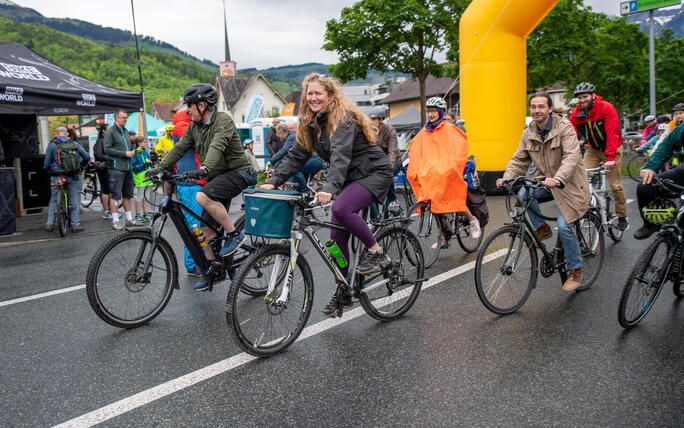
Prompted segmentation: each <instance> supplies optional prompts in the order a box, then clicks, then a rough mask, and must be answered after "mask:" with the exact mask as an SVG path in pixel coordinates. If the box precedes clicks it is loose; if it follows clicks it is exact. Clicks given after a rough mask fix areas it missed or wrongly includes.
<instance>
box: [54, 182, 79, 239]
mask: <svg viewBox="0 0 684 428" xmlns="http://www.w3.org/2000/svg"><path fill="white" fill-rule="evenodd" d="M65 174H66V171H64V170H62V169H55V170H53V171H51V172H50V176H51V177H59V178H58V179H57V180H54V181H53V183H52V185H53V186H54V187H55V189H57V201H56V203H57V205H56V206H55V222H56V223H57V230H58V231H59V236H61V237H64V236H66V234H67V231H68V230H69V229H70V228H71V211H70V210H71V209H72V208H73V209H78V207H75V206H73V205H69V190H68V186H67V185H66V183H67V181H66V178H64V175H65Z"/></svg>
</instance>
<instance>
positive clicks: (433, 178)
mask: <svg viewBox="0 0 684 428" xmlns="http://www.w3.org/2000/svg"><path fill="white" fill-rule="evenodd" d="M425 107H426V110H427V119H428V123H427V124H426V125H425V128H423V129H421V130H420V132H419V133H418V134H417V135H416V136H415V137H414V138H413V140H411V143H410V144H411V148H410V149H409V165H408V169H407V171H406V176H407V178H408V180H409V182H410V183H411V187H412V188H413V192H414V193H415V195H416V200H417V201H418V202H427V201H430V210H431V211H432V213H433V214H435V217H437V218H438V219H439V220H440V224H443V219H442V217H441V216H439V215H438V214H440V213H451V212H463V213H465V215H466V216H467V217H468V220H469V221H470V234H471V236H472V237H473V238H475V239H477V238H479V237H480V234H481V233H482V231H481V229H480V223H479V222H478V220H477V218H476V217H475V216H473V215H472V214H471V213H470V211H469V210H468V208H467V207H466V197H467V194H468V184H467V183H466V182H465V180H463V169H464V168H465V165H466V161H467V157H468V149H469V144H468V140H467V138H466V135H465V134H464V133H463V132H462V131H461V130H460V129H458V128H457V127H456V126H454V125H452V124H451V123H449V122H447V121H445V120H444V112H445V111H446V107H447V105H446V102H445V101H444V99H442V98H440V97H432V98H430V99H429V100H428V101H427V103H425ZM440 229H441V230H444V229H445V228H444V227H441V228H440ZM449 238H450V237H449V236H442V237H441V238H440V241H441V246H442V248H447V247H448V245H449ZM437 245H440V244H439V243H437V242H436V243H434V244H433V245H432V247H433V249H436V248H437Z"/></svg>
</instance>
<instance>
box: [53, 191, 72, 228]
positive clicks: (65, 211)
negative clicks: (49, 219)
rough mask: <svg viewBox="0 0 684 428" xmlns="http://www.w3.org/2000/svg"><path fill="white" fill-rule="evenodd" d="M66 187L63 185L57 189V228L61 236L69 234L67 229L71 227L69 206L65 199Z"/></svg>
mask: <svg viewBox="0 0 684 428" xmlns="http://www.w3.org/2000/svg"><path fill="white" fill-rule="evenodd" d="M65 198H66V196H65V194H64V189H62V188H61V187H60V188H59V189H57V209H56V210H55V211H56V214H57V215H56V221H57V230H59V236H61V237H64V236H66V234H67V229H68V228H69V208H68V205H67V203H66V201H65Z"/></svg>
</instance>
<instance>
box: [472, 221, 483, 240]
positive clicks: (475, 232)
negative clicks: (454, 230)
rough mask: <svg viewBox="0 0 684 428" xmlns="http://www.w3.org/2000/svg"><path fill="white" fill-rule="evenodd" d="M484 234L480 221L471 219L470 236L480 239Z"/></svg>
mask: <svg viewBox="0 0 684 428" xmlns="http://www.w3.org/2000/svg"><path fill="white" fill-rule="evenodd" d="M480 235H482V230H481V229H480V222H479V221H478V220H477V219H476V218H474V219H472V220H470V236H471V237H472V238H473V239H479V238H480Z"/></svg>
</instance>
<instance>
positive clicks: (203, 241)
mask: <svg viewBox="0 0 684 428" xmlns="http://www.w3.org/2000/svg"><path fill="white" fill-rule="evenodd" d="M192 233H194V234H195V239H197V242H199V245H200V247H204V246H206V245H207V240H206V238H205V237H204V233H202V229H200V228H199V226H197V225H196V224H193V225H192Z"/></svg>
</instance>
